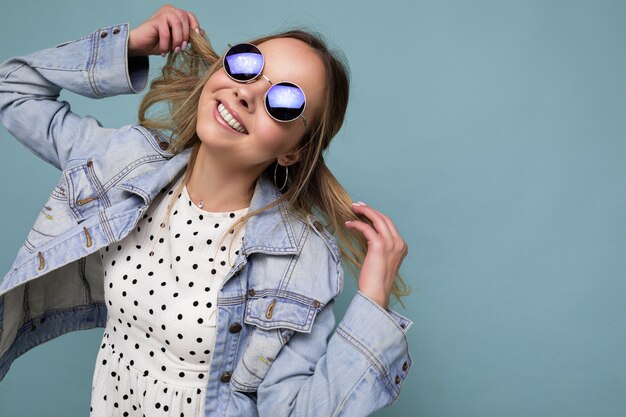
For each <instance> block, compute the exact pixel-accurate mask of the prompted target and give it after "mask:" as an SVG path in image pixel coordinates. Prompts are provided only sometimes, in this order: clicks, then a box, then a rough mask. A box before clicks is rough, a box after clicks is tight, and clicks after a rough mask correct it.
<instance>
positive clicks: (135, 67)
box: [91, 23, 150, 97]
mask: <svg viewBox="0 0 626 417" xmlns="http://www.w3.org/2000/svg"><path fill="white" fill-rule="evenodd" d="M129 36H130V30H129V25H128V23H122V24H119V25H113V26H109V27H106V28H103V29H99V30H97V31H96V32H94V33H93V34H92V35H91V37H92V41H93V42H94V43H95V45H93V49H92V50H93V51H94V56H93V59H95V66H94V67H93V88H94V90H96V91H95V92H96V94H97V95H99V96H102V97H108V96H114V95H118V94H137V93H140V92H141V91H142V90H143V89H144V88H145V86H146V84H147V81H148V70H149V67H150V61H149V59H148V57H147V56H133V57H129V56H128V38H129Z"/></svg>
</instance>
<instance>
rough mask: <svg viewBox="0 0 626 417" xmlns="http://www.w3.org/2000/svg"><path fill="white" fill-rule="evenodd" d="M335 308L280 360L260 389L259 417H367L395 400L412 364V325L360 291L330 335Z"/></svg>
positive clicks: (294, 341)
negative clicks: (410, 342)
mask: <svg viewBox="0 0 626 417" xmlns="http://www.w3.org/2000/svg"><path fill="white" fill-rule="evenodd" d="M333 305H334V300H332V301H331V302H329V303H328V304H326V306H325V307H324V308H323V309H322V310H321V311H320V312H319V313H318V315H317V317H316V319H315V322H314V325H313V329H312V331H311V332H310V333H297V334H294V335H293V336H292V338H291V340H290V341H289V343H287V344H286V345H285V346H284V347H283V349H282V350H281V352H280V354H279V355H278V356H277V357H276V359H275V360H274V363H273V365H272V366H271V367H270V370H269V372H268V374H267V376H266V377H265V379H264V380H263V382H262V383H261V385H259V388H258V398H257V407H258V410H259V416H261V417H269V416H333V417H335V416H346V417H359V416H368V415H370V414H371V413H373V412H375V411H377V410H379V409H381V408H383V407H386V406H389V405H392V404H393V403H394V402H395V401H396V400H397V398H398V396H399V394H400V389H401V387H402V384H403V382H404V380H405V378H406V376H407V373H408V370H409V368H410V366H411V364H412V362H413V361H412V358H411V355H410V353H409V350H408V342H407V338H406V332H407V331H408V329H409V328H410V327H411V325H412V324H413V322H412V321H411V320H410V319H408V318H406V317H404V316H402V315H400V314H398V313H396V312H394V311H391V310H388V309H383V308H382V307H380V306H379V305H378V304H376V303H375V302H373V301H372V300H371V299H369V298H368V297H366V296H365V295H364V294H363V293H361V292H360V291H357V293H356V295H355V296H354V298H353V299H352V302H351V303H350V305H349V307H348V309H347V311H346V313H345V315H344V317H343V319H342V320H341V322H340V323H339V325H338V326H337V328H336V330H335V332H334V334H332V335H331V333H332V331H333V328H334V327H335V317H334V313H333V310H332V306H333Z"/></svg>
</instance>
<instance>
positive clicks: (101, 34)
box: [100, 32, 108, 38]
mask: <svg viewBox="0 0 626 417" xmlns="http://www.w3.org/2000/svg"><path fill="white" fill-rule="evenodd" d="M107 35H108V33H107V32H102V33H100V37H101V38H106V37H107Z"/></svg>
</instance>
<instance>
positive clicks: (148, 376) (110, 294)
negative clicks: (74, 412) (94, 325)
mask: <svg viewBox="0 0 626 417" xmlns="http://www.w3.org/2000/svg"><path fill="white" fill-rule="evenodd" d="M181 180H182V178H179V179H178V180H177V181H175V182H174V183H173V184H172V185H171V186H170V187H168V188H167V189H163V190H161V193H159V195H158V196H157V197H156V198H155V200H154V201H153V203H152V205H151V206H150V207H149V208H148V210H147V211H146V213H145V214H144V215H143V217H142V218H140V219H139V222H138V223H137V226H136V227H135V228H134V229H133V231H132V232H131V233H130V234H129V235H128V236H126V237H125V238H124V239H122V240H121V241H119V242H116V243H115V244H114V245H112V246H111V247H109V246H107V247H106V248H103V249H101V250H100V255H101V259H102V264H103V267H104V292H105V300H106V306H107V325H106V329H105V331H104V335H103V340H102V344H101V346H100V350H99V352H98V357H97V359H96V368H95V371H94V375H93V383H92V396H91V407H90V417H96V416H98V417H99V416H111V415H123V416H133V417H135V416H136V417H142V416H154V415H174V416H179V415H185V416H202V415H204V395H205V391H204V389H205V387H206V384H207V379H208V376H209V374H208V370H209V367H210V363H211V359H212V351H213V347H214V344H215V325H216V322H215V321H216V319H217V314H216V308H215V305H216V303H217V293H218V292H219V289H220V288H221V284H222V282H223V280H224V278H226V276H227V274H228V273H229V272H230V271H231V270H232V269H233V266H234V264H235V260H236V259H237V257H238V253H239V249H240V246H241V243H242V241H243V237H242V236H243V233H244V232H245V228H242V229H241V230H240V231H238V233H236V234H232V233H229V232H230V231H231V230H232V228H233V227H232V226H233V225H234V223H235V222H236V221H237V220H238V219H239V218H241V217H242V216H244V215H245V214H246V213H247V211H248V208H245V209H241V210H237V211H233V212H222V213H212V212H207V211H204V210H202V209H200V208H198V207H197V206H195V205H194V204H189V203H190V202H191V199H190V198H189V194H188V193H187V190H186V188H183V192H182V193H180V195H179V196H177V195H176V194H174V190H175V189H176V187H177V186H178V184H180V181H181ZM172 196H174V197H175V199H174V207H173V208H172V214H171V215H170V217H169V227H167V228H166V227H164V223H163V218H164V215H165V213H166V210H167V204H168V203H169V201H170V198H171V197H172ZM231 243H232V244H231ZM226 248H230V249H226Z"/></svg>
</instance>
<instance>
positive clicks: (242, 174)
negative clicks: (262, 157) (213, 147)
mask: <svg viewBox="0 0 626 417" xmlns="http://www.w3.org/2000/svg"><path fill="white" fill-rule="evenodd" d="M227 165H228V164H226V163H224V162H223V161H222V162H221V164H220V160H219V159H218V158H214V157H213V156H212V155H210V154H209V153H208V152H207V151H206V148H205V147H204V146H202V145H200V149H199V150H198V153H197V155H196V161H195V163H194V167H193V169H192V172H191V177H190V178H189V181H188V182H187V192H188V193H189V197H191V200H192V201H193V202H194V204H196V205H197V204H198V203H199V202H200V201H202V203H203V206H202V209H203V210H206V211H210V212H226V211H235V210H240V209H243V208H246V207H249V206H250V201H251V200H252V195H253V194H254V188H255V184H256V180H257V178H258V174H256V173H254V172H246V171H243V170H240V169H234V168H233V167H232V166H231V167H228V166H227Z"/></svg>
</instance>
